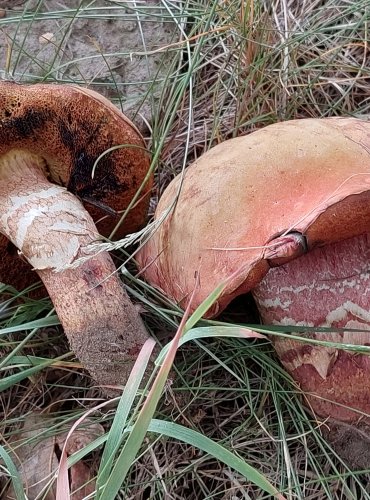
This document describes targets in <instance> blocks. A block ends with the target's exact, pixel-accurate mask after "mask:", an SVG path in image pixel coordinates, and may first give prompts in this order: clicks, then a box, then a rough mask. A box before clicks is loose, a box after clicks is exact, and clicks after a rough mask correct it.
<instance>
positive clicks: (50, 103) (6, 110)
mask: <svg viewBox="0 0 370 500" xmlns="http://www.w3.org/2000/svg"><path fill="white" fill-rule="evenodd" d="M119 145H123V147H122V148H119V149H116V150H114V151H112V152H110V153H108V154H106V155H105V156H104V157H103V158H102V159H101V160H100V161H99V163H98V164H97V165H96V167H95V169H94V175H93V176H92V173H93V168H94V164H95V162H96V160H97V159H98V157H99V156H100V155H101V154H103V153H104V152H105V151H107V150H108V149H109V148H112V147H115V146H119ZM12 149H18V150H23V151H28V152H30V153H33V154H36V155H38V156H40V157H41V158H43V159H44V160H45V174H46V176H47V178H48V180H50V181H51V182H53V183H55V184H59V185H62V186H65V187H67V188H68V190H69V191H71V192H72V193H73V194H75V195H76V196H78V197H79V198H80V199H81V201H82V202H83V203H85V204H86V208H87V210H88V211H89V212H90V215H91V216H92V217H93V219H94V220H95V222H96V225H97V228H98V230H99V232H100V233H101V234H103V235H104V236H109V233H110V232H111V231H112V230H113V228H114V227H115V225H116V224H117V223H118V221H119V220H120V216H121V215H122V211H123V210H125V209H126V207H127V206H128V205H129V203H130V202H131V200H132V198H133V197H134V195H135V194H136V192H137V190H138V189H139V187H140V185H141V183H142V182H143V180H144V178H145V176H146V175H147V173H148V169H149V165H150V158H149V154H148V153H147V152H146V151H145V144H144V141H143V138H142V136H141V134H140V132H139V131H138V130H137V128H136V127H135V125H134V124H133V123H132V122H131V121H130V120H129V119H128V118H127V117H126V116H125V115H123V113H121V112H120V111H119V110H118V109H117V108H116V107H115V106H114V105H113V104H112V103H111V102H110V101H109V100H108V99H106V98H105V97H103V96H101V95H100V94H98V93H97V92H94V91H92V90H89V89H85V88H81V87H77V86H74V85H53V84H49V85H47V84H36V85H21V84H17V83H13V82H7V81H1V82H0V156H1V155H3V154H5V153H7V152H8V151H10V150H12ZM151 184H152V180H151V179H149V180H148V182H147V183H146V185H145V187H144V189H143V190H142V192H141V194H140V200H141V201H140V202H139V203H137V204H136V205H135V207H134V208H133V209H132V210H130V212H129V214H128V217H127V218H126V220H125V221H124V223H123V224H122V225H121V227H120V228H119V230H118V232H117V233H116V236H120V235H123V234H126V233H128V232H132V231H136V230H137V229H138V228H140V226H142V225H143V223H144V221H145V215H146V211H147V206H148V203H149V192H150V189H151ZM99 204H100V205H101V207H103V208H100V207H99ZM104 207H108V208H110V209H112V210H113V211H116V212H121V213H120V214H119V215H112V213H109V210H108V211H107V210H105V208H104Z"/></svg>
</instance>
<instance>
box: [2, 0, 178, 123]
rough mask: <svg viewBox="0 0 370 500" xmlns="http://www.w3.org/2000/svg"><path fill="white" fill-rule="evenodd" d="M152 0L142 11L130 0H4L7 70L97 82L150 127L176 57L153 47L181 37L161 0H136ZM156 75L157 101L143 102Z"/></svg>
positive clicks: (15, 75)
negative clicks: (168, 68)
mask: <svg viewBox="0 0 370 500" xmlns="http://www.w3.org/2000/svg"><path fill="white" fill-rule="evenodd" d="M144 4H145V7H146V8H145V9H142V10H141V13H140V14H139V15H138V11H137V10H134V9H132V8H130V3H129V2H118V1H103V0H96V1H89V2H83V1H81V0H65V1H58V0H47V1H46V0H44V1H40V0H29V1H22V0H6V1H2V0H0V8H1V9H4V10H3V11H2V15H3V18H1V19H0V54H1V56H0V61H2V64H1V66H0V78H5V79H15V80H16V81H28V82H36V81H42V80H47V81H48V80H50V81H52V80H55V79H57V80H58V81H61V82H63V81H65V82H66V81H73V82H75V83H77V84H81V85H85V86H90V87H91V88H94V89H95V90H98V91H99V92H102V93H103V94H105V95H106V96H107V97H108V98H110V99H111V100H114V101H115V102H116V103H117V105H119V106H121V108H122V109H123V111H124V112H126V113H127V114H128V115H129V116H130V117H132V118H134V119H135V122H136V123H137V124H138V125H139V127H144V122H143V119H142V117H144V118H145V120H147V121H149V122H150V121H151V119H152V113H153V111H152V110H153V109H154V110H155V102H156V100H157V99H158V96H159V93H160V91H161V85H162V82H163V75H164V74H165V68H166V66H167V65H168V56H166V55H164V53H163V51H162V52H156V53H155V54H153V53H150V52H153V51H155V50H157V49H159V48H161V47H164V46H166V45H167V44H168V43H171V42H173V41H174V36H175V30H174V25H173V24H172V23H171V22H169V21H168V20H166V19H165V18H164V15H165V14H166V13H165V11H164V10H163V7H161V4H160V2H158V1H155V0H145V1H144V2H143V0H136V5H137V6H138V8H140V5H144ZM131 5H132V3H131ZM78 6H80V10H79V11H78V14H77V16H76V14H75V10H74V9H76V8H77V7H78ZM147 7H150V9H148V8H147ZM0 15H1V11H0ZM20 17H22V23H19V18H20ZM138 18H140V22H139V19H138ZM148 52H149V55H146V54H145V53H148ZM166 58H167V61H166ZM153 81H155V85H156V87H155V92H154V101H152V104H151V105H150V104H149V103H147V102H146V103H144V105H143V106H142V105H141V102H142V100H143V98H144V96H145V94H146V92H147V90H148V88H149V86H150V85H151V84H152V82H153ZM137 112H139V115H136V113H137ZM134 115H135V116H134ZM140 115H141V117H140Z"/></svg>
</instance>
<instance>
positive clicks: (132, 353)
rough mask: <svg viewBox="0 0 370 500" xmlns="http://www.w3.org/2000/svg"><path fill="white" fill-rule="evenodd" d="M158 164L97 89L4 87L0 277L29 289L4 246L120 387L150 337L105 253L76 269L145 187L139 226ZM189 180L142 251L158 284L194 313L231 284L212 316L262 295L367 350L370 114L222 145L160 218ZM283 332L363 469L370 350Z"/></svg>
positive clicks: (73, 338) (276, 313)
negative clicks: (151, 170)
mask: <svg viewBox="0 0 370 500" xmlns="http://www.w3.org/2000/svg"><path fill="white" fill-rule="evenodd" d="M119 145H122V148H114V147H115V146H119ZM110 148H113V149H112V150H111V151H110V152H109V153H108V154H107V155H105V156H103V157H102V159H101V160H100V161H99V163H98V164H97V167H96V169H95V172H94V175H93V169H94V165H95V163H96V160H97V159H98V158H99V157H100V155H102V154H103V153H104V152H105V151H107V150H110ZM148 167H149V157H148V155H147V153H146V152H145V149H144V143H143V140H142V138H141V136H140V133H139V132H138V131H137V129H136V128H135V126H134V125H133V124H132V123H131V122H130V121H129V120H128V119H127V118H126V117H125V116H124V115H122V113H120V112H119V111H118V110H117V109H116V108H115V107H114V106H113V105H112V104H111V103H110V102H109V101H107V100H106V99H104V98H103V97H102V96H100V95H99V94H96V93H95V92H92V91H89V90H86V89H82V88H77V87H73V86H58V85H34V86H21V85H17V84H14V83H9V82H2V83H0V232H1V233H2V234H3V235H4V239H3V241H2V243H3V248H4V251H3V253H2V266H1V269H2V275H1V276H0V280H1V281H3V282H6V283H11V284H14V285H16V286H18V287H21V286H22V285H25V284H27V283H28V282H29V280H30V274H31V279H32V272H31V271H30V270H29V269H30V268H29V267H27V266H26V264H22V266H23V268H22V267H21V268H20V267H19V266H15V265H14V261H13V254H14V252H13V251H12V246H11V245H9V243H7V241H8V240H7V239H9V240H10V241H11V243H12V244H13V245H15V246H16V247H17V248H18V251H19V252H20V253H21V255H22V256H23V257H24V258H25V259H26V260H27V261H28V262H29V263H30V264H31V266H32V267H33V269H34V270H36V271H37V273H38V275H39V276H40V278H41V279H42V281H43V283H44V284H45V286H46V288H47V290H48V292H49V294H50V297H51V299H52V301H53V304H54V306H55V309H56V312H57V314H58V316H59V318H60V320H61V323H62V325H63V327H64V330H65V332H66V334H67V336H68V338H69V341H70V344H71V347H72V349H73V350H74V351H75V353H76V355H77V356H78V357H79V359H80V360H81V362H82V363H83V364H84V366H85V367H86V368H87V369H88V370H89V371H90V372H91V374H92V375H93V377H94V378H95V379H96V380H98V382H99V383H100V384H111V383H112V382H115V383H124V382H125V380H126V378H127V375H128V372H129V370H130V368H131V367H132V362H133V361H134V359H135V358H136V356H137V354H138V352H139V350H140V348H141V346H142V345H143V343H144V342H145V340H146V338H147V334H146V331H145V329H144V326H143V324H142V322H141V320H140V318H139V316H138V313H137V311H136V310H135V309H134V307H133V306H132V304H131V303H130V300H129V299H128V297H127V295H126V293H125V291H124V289H123V287H122V285H121V283H120V281H119V279H118V278H117V276H116V275H115V266H114V264H113V262H112V260H111V258H110V256H109V255H108V254H107V253H100V254H98V255H95V256H93V257H91V258H90V259H89V260H87V261H86V262H84V263H83V264H81V265H80V266H79V267H77V268H75V269H69V268H68V266H69V265H70V264H73V262H74V261H75V260H76V259H78V258H79V257H83V256H85V255H89V250H88V246H89V244H90V243H92V242H94V241H95V240H96V239H98V238H99V233H101V234H103V235H106V236H108V235H109V234H110V232H111V231H112V229H113V228H114V227H115V225H116V224H117V222H118V221H119V219H120V213H121V212H122V211H123V210H125V208H126V207H127V206H128V205H129V204H130V202H131V199H132V197H133V196H134V195H135V193H136V192H137V190H138V189H139V187H140V186H141V187H142V191H141V198H140V200H139V201H138V203H136V204H135V205H134V208H133V209H132V210H131V211H130V214H129V218H128V219H126V223H125V225H123V226H121V227H120V229H119V233H116V234H117V235H118V236H119V235H121V234H123V233H124V232H129V231H134V230H135V229H137V228H138V227H139V226H140V225H142V224H143V222H144V219H145V213H146V208H147V204H148V198H149V192H150V188H151V184H152V179H151V176H150V175H148ZM180 185H181V191H180V195H179V197H178V199H177V202H176V205H175V208H174V209H173V210H172V211H171V213H170V214H169V216H168V217H167V218H166V219H165V220H164V222H163V223H162V224H161V226H160V228H159V229H158V230H157V231H155V232H154V233H153V235H152V237H151V238H150V240H149V241H148V242H147V243H146V244H145V245H144V246H143V248H142V249H141V250H140V252H139V254H138V263H139V267H140V268H141V269H142V271H143V273H144V276H145V277H146V279H147V280H148V281H149V282H151V283H152V284H154V285H156V286H157V287H159V288H161V289H162V290H163V291H164V293H165V294H166V295H167V296H169V297H170V298H172V299H173V300H175V301H176V302H178V303H179V304H181V305H182V306H183V307H185V306H186V305H187V303H188V301H189V300H190V297H191V296H192V297H193V298H192V303H191V307H192V308H193V309H194V308H196V307H197V306H198V305H199V304H200V303H201V302H202V301H203V300H204V299H205V298H206V297H207V296H208V295H209V294H210V293H211V292H212V291H213V290H214V288H215V287H216V286H217V285H218V284H219V283H220V282H225V283H227V285H226V287H225V289H224V292H223V294H222V296H221V297H219V299H218V300H217V302H216V303H215V304H214V305H213V306H212V308H211V309H210V310H209V311H208V313H207V315H208V317H212V316H216V315H217V314H219V313H220V312H221V311H222V310H223V309H224V308H225V307H226V306H227V305H228V304H229V303H230V302H231V301H232V300H233V299H234V298H235V297H236V296H238V295H241V294H244V293H246V292H248V291H252V293H253V295H254V297H255V300H256V302H257V305H258V308H259V311H260V315H261V319H262V320H263V321H264V322H265V323H272V324H283V325H292V326H294V325H305V326H310V327H321V326H325V327H332V328H336V329H339V330H337V331H336V333H332V334H331V333H326V334H322V333H312V330H311V331H310V333H309V336H310V337H311V338H313V339H319V340H329V341H334V342H339V343H340V342H341V343H344V344H348V343H350V344H360V345H369V344H370V342H369V339H370V334H369V333H368V330H369V327H370V312H369V298H368V290H369V287H370V271H369V262H370V234H369V233H370V124H369V123H366V122H363V121H360V120H357V119H350V118H348V119H347V118H331V119H321V120H315V119H309V120H298V121H290V122H285V123H279V124H275V125H271V126H269V127H266V128H265V129H262V130H259V131H257V132H254V133H253V134H250V135H248V136H246V137H239V138H236V139H232V140H230V141H227V142H224V143H223V144H220V145H219V146H216V147H214V148H213V149H211V150H210V151H209V152H208V153H206V154H205V155H203V156H202V157H201V158H200V159H199V160H198V161H196V162H195V163H194V164H193V165H192V166H190V167H189V168H188V169H187V171H186V174H185V178H184V179H182V178H181V177H177V178H176V179H174V180H173V182H172V183H171V184H170V185H169V186H168V188H167V189H166V191H165V193H164V194H163V196H162V198H161V200H160V203H159V205H158V208H157V212H156V218H157V219H159V218H160V217H162V214H163V213H164V212H165V211H166V210H167V209H168V208H169V207H170V206H171V205H172V203H173V201H174V200H175V199H176V196H177V194H178V192H179V188H180ZM143 186H144V187H143ZM83 204H84V205H85V207H86V208H84V205H83ZM93 219H94V220H95V221H96V226H95V224H94V222H93ZM5 237H6V238H7V239H6V238H5ZM196 273H197V274H198V276H199V279H200V282H199V283H200V285H199V286H198V287H196V282H195V279H194V276H195V274H196ZM20 278H21V279H22V280H23V281H20ZM194 287H196V290H195V293H194V294H193V290H194ZM341 328H342V330H340V329H341ZM351 329H355V330H357V332H351V331H350V330H351ZM273 341H274V344H275V347H276V350H277V353H278V355H279V357H280V359H281V361H282V363H283V365H284V366H285V367H286V369H287V370H288V371H289V373H290V374H291V375H292V376H293V378H294V379H295V380H296V381H297V382H298V384H299V385H300V387H301V388H302V390H303V392H304V393H305V395H306V399H307V401H308V404H309V406H310V408H311V410H312V411H313V412H314V413H315V414H316V415H317V416H319V417H322V418H324V419H329V421H328V425H329V426H330V429H331V437H332V439H333V440H335V441H336V444H337V446H338V449H339V451H340V452H341V453H342V455H343V456H344V457H345V458H347V459H350V460H351V461H352V462H353V456H352V455H354V454H356V456H358V457H359V458H360V460H359V461H357V462H355V464H357V465H359V466H363V467H368V466H369V464H370V453H369V448H370V446H369V440H368V428H369V426H370V358H369V357H368V356H367V355H362V354H360V355H358V354H355V353H353V352H350V351H346V350H338V349H335V348H327V347H322V346H318V345H314V344H305V343H303V342H298V341H295V340H290V339H286V338H285V339H284V338H274V339H273Z"/></svg>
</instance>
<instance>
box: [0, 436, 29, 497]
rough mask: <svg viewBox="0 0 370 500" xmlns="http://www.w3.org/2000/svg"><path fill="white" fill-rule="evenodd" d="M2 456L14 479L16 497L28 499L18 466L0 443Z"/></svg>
mask: <svg viewBox="0 0 370 500" xmlns="http://www.w3.org/2000/svg"><path fill="white" fill-rule="evenodd" d="M0 457H1V458H2V459H3V461H4V463H5V466H6V468H7V469H8V472H9V475H10V477H11V479H12V483H13V489H14V493H15V496H16V499H17V500H26V496H25V494H24V490H23V485H22V479H21V477H20V475H19V473H18V470H17V467H16V466H15V464H14V462H13V460H12V459H11V458H10V455H9V453H8V452H7V451H6V450H5V448H4V447H3V446H1V445H0Z"/></svg>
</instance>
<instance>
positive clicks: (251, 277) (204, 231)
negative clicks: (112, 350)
mask: <svg viewBox="0 0 370 500" xmlns="http://www.w3.org/2000/svg"><path fill="white" fill-rule="evenodd" d="M181 182H182V179H181V177H180V176H178V177H177V178H175V179H174V180H173V181H172V183H171V184H170V185H169V186H168V188H167V189H166V191H165V192H164V194H163V196H162V198H161V200H160V202H159V205H158V208H157V211H156V219H159V218H160V217H161V216H162V214H163V213H164V212H165V211H166V210H167V209H168V208H169V207H171V204H173V203H174V201H175V200H176V195H177V193H178V191H179V188H180V184H181ZM369 229H370V123H367V122H364V121H361V120H358V119H352V118H329V119H320V120H319V119H306V120H294V121H289V122H284V123H278V124H275V125H271V126H269V127H266V128H264V129H262V130H259V131H257V132H254V133H252V134H250V135H248V136H244V137H239V138H236V139H232V140H229V141H226V142H224V143H222V144H220V145H218V146H216V147H214V148H212V149H211V150H210V151H208V152H207V153H206V154H204V155H203V156H202V157H201V158H199V160H197V161H196V162H195V163H194V164H193V165H191V166H190V167H189V168H188V169H187V170H186V172H185V176H184V180H183V184H182V185H181V193H180V195H179V197H178V200H177V203H176V205H175V207H174V208H173V210H172V211H171V213H170V215H169V216H168V217H167V218H166V219H165V221H164V222H163V223H162V224H161V226H160V227H159V229H158V230H156V231H155V232H154V233H153V234H152V236H151V238H150V240H149V241H148V242H147V243H146V244H145V245H144V247H143V249H142V250H141V251H140V252H139V254H138V256H137V260H138V262H139V266H140V268H141V269H143V274H144V276H145V277H146V279H147V280H148V281H149V282H150V283H152V284H154V285H156V286H157V287H159V288H161V289H162V290H163V291H164V293H165V294H166V295H167V296H169V297H171V298H172V299H173V300H175V301H176V302H178V303H180V304H181V306H182V307H185V306H186V305H187V302H188V300H189V298H190V295H191V292H192V291H193V289H194V286H195V277H194V273H195V272H196V271H198V272H199V277H200V286H199V287H198V289H197V291H196V293H195V296H193V302H192V309H194V308H196V307H197V306H198V305H199V304H200V303H201V302H202V301H203V300H204V299H205V298H206V297H207V296H208V295H209V294H210V293H211V292H212V291H213V290H214V289H215V287H216V286H217V285H219V284H220V283H221V282H223V281H226V280H228V281H227V285H226V288H225V290H224V292H223V294H222V296H221V297H220V298H219V299H218V301H217V303H215V304H214V306H213V307H212V309H211V310H209V311H208V313H207V315H208V316H214V315H216V314H217V313H219V312H220V311H221V310H222V309H223V308H224V307H226V305H227V304H228V303H229V302H230V301H231V300H232V299H233V298H234V297H235V296H237V295H240V294H242V293H245V292H247V291H249V290H251V289H252V288H253V287H255V286H256V284H258V283H259V282H260V281H261V279H262V278H263V277H264V276H265V274H266V273H267V271H268V270H269V268H270V264H269V262H268V257H269V256H270V250H271V245H272V244H273V240H274V239H276V238H277V237H279V236H281V235H284V234H286V233H291V232H298V233H302V234H303V235H304V236H305V238H306V241H307V246H308V249H309V250H311V249H313V248H315V247H318V246H323V245H327V244H329V243H333V242H336V241H340V240H343V239H345V238H350V237H352V236H355V235H358V234H362V233H365V232H367V231H369ZM234 273H235V276H234V277H233V278H232V279H230V276H232V275H233V274H234Z"/></svg>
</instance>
